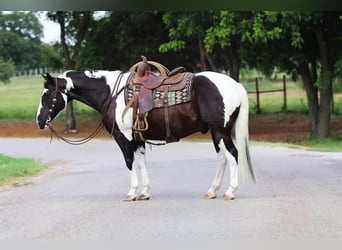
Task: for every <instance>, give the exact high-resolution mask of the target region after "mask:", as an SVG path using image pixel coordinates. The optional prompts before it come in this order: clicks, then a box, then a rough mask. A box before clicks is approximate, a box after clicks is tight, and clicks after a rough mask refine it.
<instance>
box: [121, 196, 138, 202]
mask: <svg viewBox="0 0 342 250" xmlns="http://www.w3.org/2000/svg"><path fill="white" fill-rule="evenodd" d="M136 200H137V196H135V195H127V196H126V197H125V199H124V200H123V201H136Z"/></svg>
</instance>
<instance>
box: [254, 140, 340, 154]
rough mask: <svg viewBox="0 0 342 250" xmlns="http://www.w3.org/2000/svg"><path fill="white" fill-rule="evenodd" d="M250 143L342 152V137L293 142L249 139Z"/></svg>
mask: <svg viewBox="0 0 342 250" xmlns="http://www.w3.org/2000/svg"><path fill="white" fill-rule="evenodd" d="M251 145H264V146H274V147H277V146H279V147H287V148H295V149H302V150H310V151H321V152H342V137H336V138H328V139H317V138H309V139H299V140H297V141H296V142H295V143H282V142H262V141H251Z"/></svg>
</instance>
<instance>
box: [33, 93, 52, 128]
mask: <svg viewBox="0 0 342 250" xmlns="http://www.w3.org/2000/svg"><path fill="white" fill-rule="evenodd" d="M48 91H49V90H48V89H45V88H44V89H43V91H42V95H41V97H40V101H39V106H38V109H37V114H36V121H37V123H38V116H39V114H40V111H41V109H42V108H43V103H42V98H43V95H44V94H45V93H46V92H48Z"/></svg>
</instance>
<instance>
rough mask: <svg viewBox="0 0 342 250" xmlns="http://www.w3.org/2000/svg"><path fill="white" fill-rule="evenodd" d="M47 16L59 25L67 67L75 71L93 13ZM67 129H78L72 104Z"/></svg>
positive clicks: (69, 103) (79, 12) (56, 13)
mask: <svg viewBox="0 0 342 250" xmlns="http://www.w3.org/2000/svg"><path fill="white" fill-rule="evenodd" d="M47 16H48V18H50V19H51V20H53V21H55V22H58V23H59V25H60V29H61V36H60V38H61V46H62V49H63V54H64V59H65V63H66V67H67V68H68V69H70V70H72V69H75V66H76V61H77V57H78V55H79V53H80V51H81V46H82V43H83V41H84V38H85V36H86V34H87V32H88V30H89V28H90V27H91V24H92V21H93V11H56V12H48V13H47ZM66 129H67V131H68V132H73V131H75V129H76V122H75V116H74V112H73V104H72V102H68V105H67V112H66Z"/></svg>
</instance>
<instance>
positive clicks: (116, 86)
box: [46, 72, 127, 145]
mask: <svg viewBox="0 0 342 250" xmlns="http://www.w3.org/2000/svg"><path fill="white" fill-rule="evenodd" d="M122 76H123V73H122V72H121V73H120V75H119V76H118V77H117V79H116V81H115V84H114V87H113V90H112V92H111V93H110V95H109V97H108V99H107V103H105V105H104V107H105V108H104V109H102V110H103V111H102V113H106V112H107V111H108V109H109V106H110V104H111V100H112V99H113V98H116V97H117V96H118V95H119V94H120V93H121V92H122V91H123V90H124V89H125V88H126V87H127V85H125V86H123V87H122V88H121V89H119V83H120V82H121V79H122ZM55 85H56V88H55V97H54V98H53V99H52V105H51V109H50V110H49V112H50V113H52V111H53V108H54V107H55V104H56V103H57V93H58V81H57V78H55ZM114 93H115V94H114ZM51 121H52V119H51V117H50V115H49V117H48V119H47V122H46V125H47V126H48V128H49V129H50V131H51V133H52V134H54V135H55V136H56V137H57V138H59V139H61V140H62V141H64V142H66V143H68V144H71V145H82V144H85V143H87V142H89V141H90V140H91V139H93V138H94V137H95V136H96V135H97V134H98V133H99V132H100V131H101V129H102V128H103V126H104V124H103V122H104V116H102V119H101V121H100V122H99V124H98V125H97V127H96V129H95V130H94V131H93V132H92V133H91V134H90V135H88V136H87V137H85V138H83V139H79V140H71V139H68V138H65V137H63V136H62V135H61V134H60V133H58V132H57V131H56V130H55V129H54V128H53V126H52V124H51ZM113 128H114V123H113ZM113 128H112V130H113ZM52 134H51V139H50V141H52Z"/></svg>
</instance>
